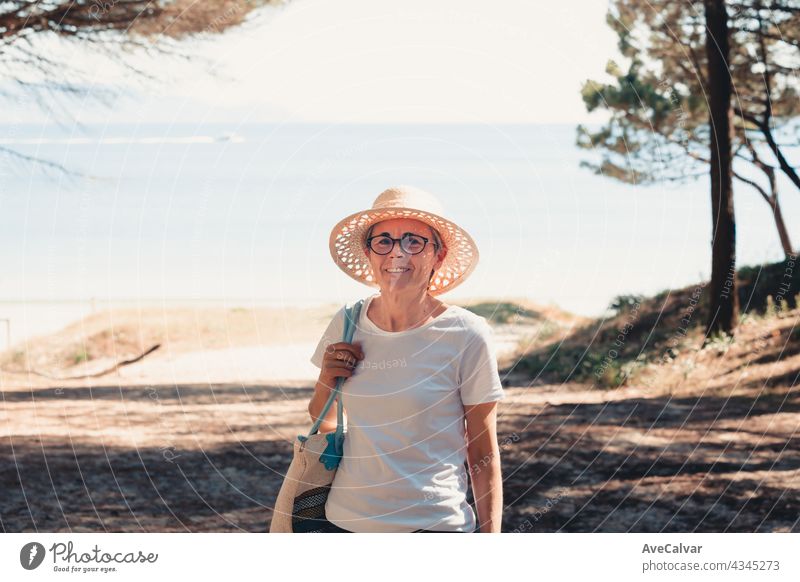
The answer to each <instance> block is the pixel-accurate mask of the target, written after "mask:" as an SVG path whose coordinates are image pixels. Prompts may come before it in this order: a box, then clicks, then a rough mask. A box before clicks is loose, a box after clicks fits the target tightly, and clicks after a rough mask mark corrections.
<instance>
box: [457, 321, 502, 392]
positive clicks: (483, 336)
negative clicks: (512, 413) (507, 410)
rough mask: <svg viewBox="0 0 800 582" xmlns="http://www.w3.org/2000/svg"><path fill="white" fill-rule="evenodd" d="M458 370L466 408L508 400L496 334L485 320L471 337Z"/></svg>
mask: <svg viewBox="0 0 800 582" xmlns="http://www.w3.org/2000/svg"><path fill="white" fill-rule="evenodd" d="M458 370H459V374H458V376H459V389H460V391H461V402H462V403H463V404H482V403H485V402H494V401H495V400H502V399H503V398H505V392H504V391H503V384H502V383H501V382H500V374H499V372H498V370H497V352H496V350H495V346H494V332H493V331H492V328H491V326H490V325H489V324H488V323H487V322H486V320H485V319H482V320H480V323H479V325H476V326H475V329H474V330H473V331H472V333H470V336H469V339H468V341H467V345H466V346H465V348H464V351H463V353H462V355H461V361H460V362H459V367H458Z"/></svg>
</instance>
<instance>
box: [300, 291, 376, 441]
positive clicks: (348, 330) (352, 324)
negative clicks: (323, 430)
mask: <svg viewBox="0 0 800 582" xmlns="http://www.w3.org/2000/svg"><path fill="white" fill-rule="evenodd" d="M363 305H364V300H363V299H360V300H359V301H356V303H355V304H353V306H352V307H346V308H345V310H344V334H343V337H342V341H343V342H345V343H348V344H349V343H351V342H352V340H353V334H354V333H355V331H356V322H357V321H358V318H359V317H360V315H361V307H362V306H363ZM344 381H345V378H343V377H341V376H340V377H338V378H336V387H335V388H334V389H333V390H331V394H330V396H328V401H327V402H326V403H325V406H323V407H322V411H321V412H320V414H319V418H317V420H316V421H315V422H314V424H313V425H312V426H311V430H310V431H309V433H308V435H307V436H302V435H301V436H299V437H298V438H299V439H300V440H301V441H306V440H308V437H310V436H311V435H312V434H316V433H317V432H318V431H319V426H320V425H321V424H322V419H323V418H325V415H326V414H328V411H329V410H330V408H331V405H332V404H333V401H334V400H336V401H337V407H336V433H335V437H334V438H335V447H336V451H337V452H338V453H339V455H341V451H342V449H343V444H344V405H343V404H342V399H341V397H339V396H340V395H341V391H342V384H343V383H344Z"/></svg>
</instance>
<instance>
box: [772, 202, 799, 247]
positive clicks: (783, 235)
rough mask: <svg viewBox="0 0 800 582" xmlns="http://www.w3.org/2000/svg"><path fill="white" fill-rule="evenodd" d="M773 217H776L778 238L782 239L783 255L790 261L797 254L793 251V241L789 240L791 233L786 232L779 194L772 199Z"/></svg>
mask: <svg viewBox="0 0 800 582" xmlns="http://www.w3.org/2000/svg"><path fill="white" fill-rule="evenodd" d="M772 216H773V217H775V226H776V227H777V228H778V236H779V237H780V239H781V247H783V254H784V256H785V258H787V259H790V258H792V256H793V255H794V254H795V253H794V251H793V250H792V241H791V240H789V232H788V231H787V230H786V224H785V223H784V222H783V213H782V212H781V204H780V202H778V196H777V193H776V194H775V195H773V198H772Z"/></svg>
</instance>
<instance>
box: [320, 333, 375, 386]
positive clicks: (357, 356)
mask: <svg viewBox="0 0 800 582" xmlns="http://www.w3.org/2000/svg"><path fill="white" fill-rule="evenodd" d="M363 359H364V352H363V351H362V349H361V344H360V343H350V344H349V343H347V342H337V343H334V344H330V345H328V347H326V348H325V355H324V356H323V357H322V369H321V370H320V374H319V377H320V381H322V382H323V383H324V384H325V385H326V386H327V387H328V389H329V390H332V389H333V387H334V386H335V385H336V379H337V378H340V377H341V378H349V377H350V376H352V375H353V374H354V372H355V370H354V368H355V367H356V364H357V363H358V362H359V361H360V360H363Z"/></svg>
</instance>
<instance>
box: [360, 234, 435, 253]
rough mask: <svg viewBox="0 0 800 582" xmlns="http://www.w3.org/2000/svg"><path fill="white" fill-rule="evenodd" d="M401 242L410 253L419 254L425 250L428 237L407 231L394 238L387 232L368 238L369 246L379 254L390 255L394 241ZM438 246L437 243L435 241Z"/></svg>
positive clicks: (401, 246)
mask: <svg viewBox="0 0 800 582" xmlns="http://www.w3.org/2000/svg"><path fill="white" fill-rule="evenodd" d="M396 242H399V243H400V248H401V249H403V251H404V252H406V253H408V254H409V255H418V254H420V253H421V252H422V251H424V250H425V246H426V245H427V244H428V239H427V238H425V237H424V236H420V235H418V234H412V233H410V232H407V233H405V234H404V235H403V236H402V237H400V238H392V237H390V236H387V235H385V234H379V235H376V236H371V237H369V238H368V239H367V245H368V246H369V248H370V249H371V250H372V252H374V253H375V254H378V255H388V254H389V253H390V252H392V249H393V248H394V243H396ZM433 245H434V247H436V243H435V242H434V243H433Z"/></svg>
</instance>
